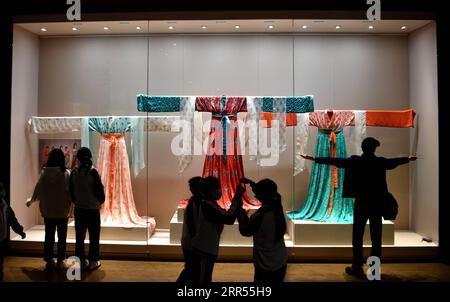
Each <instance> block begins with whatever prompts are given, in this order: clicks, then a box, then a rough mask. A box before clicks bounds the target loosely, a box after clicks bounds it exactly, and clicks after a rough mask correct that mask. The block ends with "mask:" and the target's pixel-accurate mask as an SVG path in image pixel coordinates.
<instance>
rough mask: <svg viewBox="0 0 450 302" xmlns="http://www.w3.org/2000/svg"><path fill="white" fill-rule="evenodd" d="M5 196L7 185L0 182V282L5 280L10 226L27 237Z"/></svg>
mask: <svg viewBox="0 0 450 302" xmlns="http://www.w3.org/2000/svg"><path fill="white" fill-rule="evenodd" d="M5 198H6V191H5V187H4V185H3V183H1V182H0V282H2V281H3V261H4V259H5V256H6V252H7V249H8V244H9V228H12V229H13V231H14V232H16V233H17V234H19V235H20V237H22V239H25V237H26V234H25V232H24V231H23V227H22V226H21V225H20V224H19V222H18V221H17V218H16V215H15V214H14V211H13V209H12V208H11V207H10V206H9V205H8V203H7V202H6V200H5Z"/></svg>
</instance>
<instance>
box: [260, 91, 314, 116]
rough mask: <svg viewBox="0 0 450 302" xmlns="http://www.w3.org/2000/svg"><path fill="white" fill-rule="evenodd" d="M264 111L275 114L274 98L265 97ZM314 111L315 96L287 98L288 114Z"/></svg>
mask: <svg viewBox="0 0 450 302" xmlns="http://www.w3.org/2000/svg"><path fill="white" fill-rule="evenodd" d="M262 99H263V111H264V112H273V100H274V98H273V97H263V98H262ZM313 111H314V96H312V95H305V96H290V97H286V113H306V112H313Z"/></svg>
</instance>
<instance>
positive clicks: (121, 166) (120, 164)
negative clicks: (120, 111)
mask: <svg viewBox="0 0 450 302" xmlns="http://www.w3.org/2000/svg"><path fill="white" fill-rule="evenodd" d="M89 128H90V129H91V130H92V131H96V132H98V133H100V144H99V150H98V160H97V169H98V171H99V174H100V177H101V179H102V183H103V185H104V188H105V197H106V199H105V203H104V204H103V205H102V207H101V210H100V213H101V220H102V223H103V224H119V225H122V226H135V225H141V226H146V225H147V221H148V222H149V228H150V230H151V233H152V232H153V230H154V228H155V226H156V223H155V220H154V219H153V218H150V219H148V220H147V219H146V218H145V217H141V216H139V215H138V212H137V210H136V205H135V202H134V197H133V189H132V187H131V174H130V165H129V159H128V152H127V147H126V142H125V133H126V132H129V131H130V130H131V128H132V122H131V119H130V118H126V117H120V118H114V117H110V118H90V119H89Z"/></svg>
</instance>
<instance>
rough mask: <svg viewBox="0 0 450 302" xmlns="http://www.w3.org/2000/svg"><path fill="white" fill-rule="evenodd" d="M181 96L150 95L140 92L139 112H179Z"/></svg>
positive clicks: (138, 97) (138, 100) (138, 98)
mask: <svg viewBox="0 0 450 302" xmlns="http://www.w3.org/2000/svg"><path fill="white" fill-rule="evenodd" d="M180 102H181V97H179V96H150V95H145V94H138V96H137V107H138V111H139V112H178V111H180Z"/></svg>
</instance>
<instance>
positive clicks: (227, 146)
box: [196, 97, 260, 209]
mask: <svg viewBox="0 0 450 302" xmlns="http://www.w3.org/2000/svg"><path fill="white" fill-rule="evenodd" d="M196 108H197V110H198V111H207V112H211V113H212V120H211V131H210V133H209V149H208V152H207V154H206V156H205V163H204V166H203V177H207V176H214V177H217V178H219V180H220V184H221V189H222V197H221V199H220V200H218V204H219V205H220V206H221V207H222V208H224V209H229V208H230V205H231V200H232V199H233V197H234V193H235V189H236V186H237V185H238V183H239V180H240V179H241V178H243V177H244V166H243V163H242V155H241V151H240V146H239V135H238V127H237V113H238V112H242V111H247V99H246V98H245V97H197V98H196ZM243 203H244V205H243V207H244V209H250V208H254V207H256V206H260V203H259V202H257V201H254V200H251V199H250V198H249V197H248V196H247V194H244V196H243Z"/></svg>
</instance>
